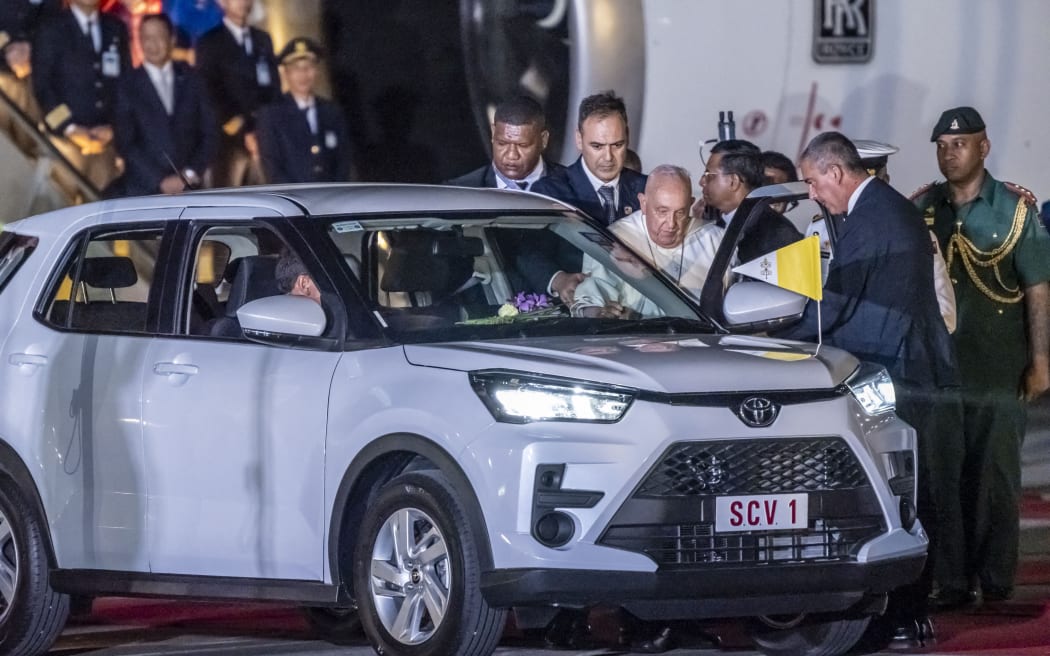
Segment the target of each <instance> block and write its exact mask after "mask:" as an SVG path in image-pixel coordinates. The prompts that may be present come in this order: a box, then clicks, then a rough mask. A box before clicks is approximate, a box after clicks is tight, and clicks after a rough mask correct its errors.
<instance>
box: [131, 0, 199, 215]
mask: <svg viewBox="0 0 1050 656" xmlns="http://www.w3.org/2000/svg"><path fill="white" fill-rule="evenodd" d="M139 42H140V43H141V45H142V54H143V57H144V58H145V61H144V62H143V64H142V66H139V67H138V68H136V69H135V70H133V71H131V72H130V73H129V74H128V76H127V77H126V78H125V79H124V80H123V81H122V84H121V86H120V91H119V94H118V96H117V124H116V138H117V150H118V151H119V152H120V154H121V156H123V157H124V162H125V171H124V178H123V183H124V189H123V191H124V193H125V194H127V195H129V196H137V195H143V194H156V193H165V194H175V193H179V192H180V191H183V190H184V189H185V188H186V187H187V186H189V187H199V186H200V184H201V178H202V177H203V176H204V172H205V170H206V169H207V167H208V163H209V162H210V161H211V158H212V157H213V156H214V155H215V147H216V142H217V140H218V135H217V134H216V129H215V117H214V115H213V114H212V110H211V106H210V103H209V101H208V99H207V96H206V94H205V91H204V83H203V82H202V81H201V79H200V77H199V76H198V75H197V73H196V71H194V70H193V69H192V68H190V67H189V66H188V65H187V64H185V63H183V62H173V61H172V60H171V53H172V50H173V49H174V47H175V31H174V26H173V25H172V22H171V19H169V18H168V17H167V16H166V15H165V14H151V15H147V16H144V17H143V18H142V21H141V23H140V24H139Z"/></svg>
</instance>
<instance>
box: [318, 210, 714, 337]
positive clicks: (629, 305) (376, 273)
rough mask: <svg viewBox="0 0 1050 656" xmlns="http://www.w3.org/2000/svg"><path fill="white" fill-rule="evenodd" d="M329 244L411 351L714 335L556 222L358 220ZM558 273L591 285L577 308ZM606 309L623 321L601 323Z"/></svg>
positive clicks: (604, 248)
mask: <svg viewBox="0 0 1050 656" xmlns="http://www.w3.org/2000/svg"><path fill="white" fill-rule="evenodd" d="M328 234H329V236H330V237H331V239H332V241H333V242H334V243H335V245H336V247H337V248H338V249H339V252H340V253H341V255H342V258H343V261H344V262H345V263H346V265H347V266H348V268H349V269H350V272H351V273H352V274H354V275H355V276H356V277H357V278H358V279H359V281H360V283H361V286H362V288H363V289H365V290H367V293H368V296H369V298H370V300H371V301H372V303H373V304H374V306H375V312H376V314H377V315H378V316H379V317H380V319H381V321H382V322H383V323H384V324H385V325H386V326H387V327H388V328H389V329H391V330H393V331H395V332H397V333H399V335H400V336H401V337H402V338H403V339H406V340H410V341H411V340H420V341H425V340H434V339H457V338H471V339H477V338H483V337H485V336H491V337H500V336H506V335H511V334H520V333H523V332H524V333H536V334H540V333H543V334H551V333H564V334H572V333H580V332H583V333H586V332H592V333H593V332H611V331H616V330H620V329H623V330H627V329H628V327H629V326H630V327H633V328H635V329H638V330H642V331H644V330H645V325H651V326H652V328H653V330H663V331H666V330H667V323H668V322H669V321H676V322H678V323H683V324H685V323H690V322H692V323H693V324H700V325H699V326H698V325H694V326H692V329H694V330H696V329H699V328H701V327H702V328H704V329H709V328H710V326H709V325H708V324H706V323H705V322H703V320H702V318H701V317H700V316H699V315H698V313H697V311H696V310H695V308H694V307H693V306H691V305H690V304H689V303H688V302H687V301H685V300H684V299H683V297H682V296H681V294H680V293H679V292H677V291H676V290H675V289H673V288H672V286H671V285H669V284H668V283H667V281H666V280H665V279H664V278H663V277H662V276H660V275H658V274H657V273H656V272H655V271H654V270H653V269H652V268H650V267H649V266H648V265H647V264H646V263H645V261H644V260H643V259H642V258H640V257H638V255H637V254H636V253H634V252H633V251H631V250H630V248H628V247H627V246H625V245H624V244H622V243H621V242H619V241H618V240H616V238H615V237H612V236H611V235H610V234H609V233H606V232H604V231H601V230H599V229H597V228H594V227H593V226H591V225H589V224H587V223H584V222H582V221H578V220H574V219H568V218H566V217H564V216H561V215H557V216H477V215H467V216H463V217H448V216H442V217H440V218H435V217H419V218H406V217H397V218H393V217H392V218H378V217H377V218H375V219H371V220H366V219H357V218H355V219H353V220H342V221H340V220H334V221H332V222H331V223H330V225H329V230H328ZM558 270H563V271H569V272H577V273H578V272H581V271H582V272H585V273H586V274H587V275H586V279H585V282H584V283H581V286H580V287H579V288H577V291H578V292H579V293H578V295H577V297H576V298H575V299H574V302H572V303H566V302H564V299H560V298H556V297H555V296H554V295H553V294H552V293H551V292H550V289H549V288H548V283H549V280H550V276H551V274H553V273H554V272H556V271H558ZM611 305H615V306H616V307H618V308H622V312H618V313H617V314H616V316H608V315H607V314H603V312H602V310H603V308H606V307H609V306H611ZM639 323H641V324H643V325H642V326H641V327H639V326H638V324H639Z"/></svg>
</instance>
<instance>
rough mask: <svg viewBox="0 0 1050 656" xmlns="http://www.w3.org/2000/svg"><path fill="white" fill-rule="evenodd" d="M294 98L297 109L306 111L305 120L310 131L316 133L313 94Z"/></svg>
mask: <svg viewBox="0 0 1050 656" xmlns="http://www.w3.org/2000/svg"><path fill="white" fill-rule="evenodd" d="M293 98H295V104H296V105H297V106H298V107H299V111H301V112H305V113H306V122H307V123H309V124H310V133H311V134H317V102H316V101H315V100H314V97H313V96H310V97H309V98H299V97H297V96H293Z"/></svg>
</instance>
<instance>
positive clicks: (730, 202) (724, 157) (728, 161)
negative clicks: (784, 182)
mask: <svg viewBox="0 0 1050 656" xmlns="http://www.w3.org/2000/svg"><path fill="white" fill-rule="evenodd" d="M764 184H765V168H764V167H763V165H762V151H761V150H760V149H759V148H758V146H756V145H754V144H753V143H751V142H749V141H744V140H742V139H730V140H727V141H720V142H718V143H717V144H715V147H714V148H712V149H711V156H710V157H708V159H707V169H706V170H705V171H704V173H703V175H701V176H700V188H701V189H702V190H703V193H704V204H705V205H706V206H707V207H713V208H715V209H716V210H718V213H719V214H720V218H719V219H718V222H719V223H720V224H721V225H723V226H724V225H725V224H726V223H729V222H730V221H732V220H734V218H736V216H735V215H736V209H737V208H738V207H740V203H742V202H743V200H744V199H745V198H747V195H748V194H750V193H751V191H752V190H754V189H757V188H758V187H761V186H763V185H764ZM740 218H741V219H743V218H745V217H740ZM799 239H802V233H800V232H799V231H798V230H797V229H796V228H795V226H794V225H792V223H791V221H788V219H787V218H786V217H785V216H784V215H783V214H780V213H779V212H777V211H775V210H773V209H772V208H769V207H766V208H765V209H764V211H763V213H762V215H761V216H759V217H758V218H757V219H756V220H755V221H753V222H752V223H750V224H749V225H748V226H747V229H746V231H745V232H744V233H743V234H742V235H741V236H740V241H739V243H738V244H737V258H738V259H739V260H740V262H750V261H751V260H753V259H755V258H757V257H761V256H763V255H765V254H766V253H770V252H772V251H775V250H777V249H778V248H781V247H783V246H787V245H788V244H791V243H793V242H796V241H798V240H799Z"/></svg>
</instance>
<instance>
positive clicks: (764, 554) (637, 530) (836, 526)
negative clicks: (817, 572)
mask: <svg viewBox="0 0 1050 656" xmlns="http://www.w3.org/2000/svg"><path fill="white" fill-rule="evenodd" d="M881 531H882V517H881V516H874V517H854V518H849V519H846V518H841V519H836V520H828V519H815V520H812V521H810V523H809V529H808V530H806V531H786V532H785V531H781V532H776V533H766V534H761V533H747V532H740V533H716V532H715V529H714V524H713V523H708V522H702V523H698V524H664V525H641V526H614V527H610V528H609V529H608V530H607V531H606V532H605V535H604V536H603V537H602V540H601V543H602V544H604V545H606V546H609V547H618V548H620V549H626V550H628V551H637V552H640V553H644V554H645V555H647V556H649V557H650V558H652V559H653V560H654V561H655V562H656V564H657V565H660V566H661V567H664V568H668V569H673V568H681V567H693V566H700V565H704V566H707V565H719V564H728V565H732V564H741V563H754V564H760V563H778V562H818V561H829V560H849V559H851V558H852V557H853V552H854V549H855V547H856V546H857V545H858V544H860V543H862V542H863V541H865V540H867V539H868V538H870V537H872V536H874V535H877V534H879V533H880V532H881Z"/></svg>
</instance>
